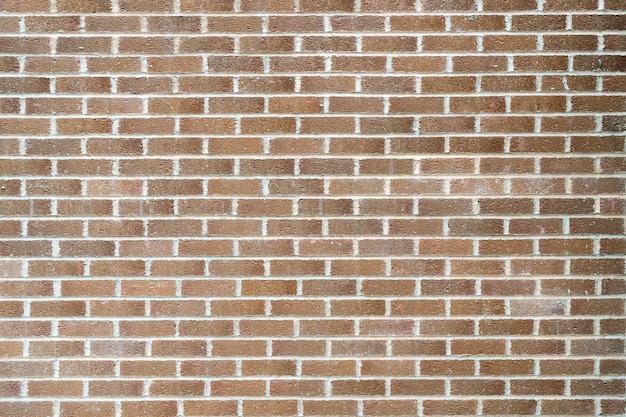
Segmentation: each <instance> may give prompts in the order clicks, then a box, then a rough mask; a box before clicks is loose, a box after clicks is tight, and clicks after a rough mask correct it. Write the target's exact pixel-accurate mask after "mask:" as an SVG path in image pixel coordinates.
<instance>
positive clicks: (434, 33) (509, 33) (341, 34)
mask: <svg viewBox="0 0 626 417" xmlns="http://www.w3.org/2000/svg"><path fill="white" fill-rule="evenodd" d="M480 15H481V16H482V15H484V14H483V13H480ZM0 16H5V15H4V14H3V15H0ZM90 16H91V15H90ZM170 16H172V15H171V14H168V15H167V17H170ZM194 16H197V15H194ZM309 16H310V15H309ZM373 16H380V14H374V15H373ZM385 16H391V15H389V14H385ZM423 16H424V15H419V16H418V17H423ZM500 16H501V17H502V18H504V17H505V15H500ZM526 16H527V15H525V17H526ZM562 16H565V15H562ZM607 16H610V17H616V16H621V15H619V14H613V13H611V14H607ZM9 17H10V16H9ZM36 17H41V16H36ZM72 17H75V16H72ZM188 17H191V16H188ZM331 17H332V16H331ZM403 17H404V15H403ZM453 17H454V16H453ZM459 17H460V16H459ZM270 18H271V16H270ZM576 35H586V36H611V35H623V31H620V30H618V29H604V30H602V31H600V32H599V31H598V30H592V29H585V28H578V29H573V28H572V29H569V30H568V29H546V30H543V31H542V30H536V31H532V30H521V29H510V30H506V29H504V28H503V29H501V30H497V29H484V30H477V29H461V30H455V29H450V30H443V29H442V30H440V31H439V30H427V29H426V30H419V28H416V29H415V30H405V29H401V28H397V29H393V28H392V29H391V30H389V31H385V30H378V31H376V30H374V31H372V30H370V29H368V28H363V30H362V31H357V30H343V29H339V30H330V31H325V30H324V31H318V32H315V31H308V30H306V28H303V31H301V32H293V31H272V29H271V28H270V31H269V32H262V31H260V30H259V31H249V32H228V31H226V32H224V31H219V30H214V31H211V30H210V29H207V31H202V30H196V31H182V32H171V33H170V32H162V31H150V30H148V29H146V30H145V31H141V32H125V31H119V30H111V31H101V30H97V29H94V30H91V31H89V30H87V29H82V30H81V31H80V32H79V31H76V32H72V31H67V32H49V31H41V30H38V29H36V28H35V29H34V30H29V28H28V26H27V27H26V29H25V31H24V32H16V31H6V32H0V36H2V37H7V38H9V37H20V38H21V37H24V38H46V37H47V38H87V37H88V38H125V37H132V38H162V39H175V38H202V37H211V36H216V37H225V36H228V37H233V38H234V37H238V38H241V39H243V38H274V37H288V36H293V37H296V36H300V37H318V38H335V37H336V38H346V37H354V38H356V37H362V36H369V37H394V38H399V37H405V36H424V37H429V36H430V37H471V36H494V37H496V36H497V37H503V38H506V37H513V36H576ZM294 52H296V51H295V50H294Z"/></svg>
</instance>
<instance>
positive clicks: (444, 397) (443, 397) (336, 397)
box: [10, 375, 623, 416]
mask: <svg viewBox="0 0 626 417" xmlns="http://www.w3.org/2000/svg"><path fill="white" fill-rule="evenodd" d="M471 376H472V375H467V376H466V377H465V378H463V379H474V378H471ZM499 376H500V375H493V378H497V377H499ZM173 378H175V380H178V379H179V378H178V377H172V378H171V380H174V379H173ZM385 378H387V377H386V376H380V377H372V378H364V377H356V376H354V377H353V378H351V379H352V380H355V379H358V380H370V379H371V380H377V381H381V380H384V379H385ZM493 378H492V379H493ZM136 379H137V380H144V379H146V377H145V376H142V377H138V378H136ZM198 379H202V378H201V377H198ZM251 379H252V378H251ZM333 379H334V378H333ZM553 379H554V378H553ZM557 379H559V380H565V379H564V378H563V377H560V378H557ZM568 379H569V378H568ZM596 379H597V378H596ZM50 380H52V378H50ZM322 380H323V379H322ZM10 398H11V402H25V403H28V402H41V401H52V402H61V403H67V402H77V401H85V400H89V401H90V402H91V401H102V402H121V403H122V404H123V403H132V402H135V403H136V402H139V401H142V402H143V401H146V400H150V401H154V402H158V401H182V402H183V403H184V402H191V401H194V400H196V401H197V400H200V399H202V400H205V401H206V400H221V401H227V400H230V401H232V402H236V401H239V400H242V401H244V405H245V401H254V402H262V401H268V402H274V401H279V400H280V401H294V402H295V401H298V402H299V401H304V402H307V401H324V402H329V403H330V404H332V402H333V401H374V400H403V401H412V402H414V403H417V402H418V401H446V402H449V401H454V400H456V401H472V400H474V401H477V402H478V401H485V400H486V401H489V400H501V401H509V400H516V399H518V400H536V401H538V402H540V401H548V400H549V401H563V402H565V401H568V400H590V401H592V400H594V401H597V400H599V399H603V400H604V399H607V400H608V399H616V400H621V399H623V396H622V395H621V394H601V395H600V394H593V395H567V396H566V395H554V394H552V395H546V396H539V395H536V394H534V395H513V394H511V395H506V396H503V395H497V396H495V395H492V396H483V395H481V396H476V395H449V394H444V393H443V392H442V393H441V394H440V395H439V396H437V395H433V394H429V395H415V394H407V395H403V394H398V395H385V394H363V395H360V396H359V395H344V394H332V395H328V396H324V395H318V396H307V397H302V396H293V395H290V396H277V395H269V396H266V395H265V394H262V395H259V396H256V397H255V396H244V395H241V394H233V395H231V396H217V395H208V396H207V395H205V394H204V393H202V394H197V395H185V396H180V395H170V396H165V395H145V396H143V395H142V396H130V395H129V396H128V397H120V396H111V397H103V396H91V395H86V396H83V394H82V393H81V394H80V395H76V396H69V395H68V396H55V397H47V396H31V397H10ZM587 415H588V414H587ZM559 416H561V415H559Z"/></svg>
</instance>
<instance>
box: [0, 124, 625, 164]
mask: <svg viewBox="0 0 626 417" xmlns="http://www.w3.org/2000/svg"><path fill="white" fill-rule="evenodd" d="M563 116H564V117H566V116H567V114H564V115H563ZM607 116H608V115H607ZM531 117H532V116H531ZM31 119H32V117H31ZM25 120H26V119H25ZM87 120H89V119H87ZM446 136H453V137H458V136H463V137H466V138H481V137H489V138H492V137H494V136H497V137H533V138H534V137H542V138H553V137H555V136H558V137H600V138H603V137H623V133H619V132H610V131H607V132H602V131H593V132H574V133H571V132H540V133H535V132H517V133H516V132H508V133H507V132H490V133H476V132H433V133H414V132H413V131H411V132H406V133H348V134H346V133H332V132H329V133H317V134H300V133H295V132H288V133H266V134H261V133H245V134H234V133H233V134H226V135H213V134H211V133H206V134H203V133H195V134H191V133H189V134H176V133H160V134H132V133H128V134H113V133H111V134H102V133H99V134H83V135H75V136H67V135H60V136H56V135H51V134H47V133H46V134H30V133H15V134H0V139H24V138H25V137H28V138H30V139H120V138H121V139H148V140H149V139H170V140H174V139H209V140H210V139H233V140H237V139H251V138H255V139H256V138H259V139H263V138H268V139H270V140H272V139H303V138H307V139H315V138H320V139H325V138H332V139H354V138H357V139H381V138H388V139H414V140H420V139H432V138H444V137H446ZM616 153H617V152H613V153H610V154H606V155H612V156H615V154H616ZM402 154H404V155H406V154H407V152H404V153H401V154H400V155H402ZM416 154H417V155H422V156H437V155H449V156H454V155H455V154H450V153H448V154H444V153H438V152H431V153H428V152H416V153H410V155H416ZM566 154H569V155H582V156H584V155H588V156H589V157H594V156H595V155H596V154H595V153H578V154H574V153H566ZM105 155H111V154H105ZM198 155H200V154H198ZM205 155H206V154H205ZM214 155H215V154H214ZM218 155H232V156H237V157H245V156H246V155H250V154H242V153H230V154H218ZM254 155H258V154H254ZM267 155H269V154H267ZM277 155H278V154H277ZM316 155H328V154H316ZM363 155H364V156H367V157H369V155H366V154H363ZM386 155H393V154H386ZM467 155H474V156H475V157H476V158H485V157H486V156H488V155H491V156H500V155H503V154H501V153H494V154H481V153H473V154H467ZM482 155H485V156H482ZM505 155H511V156H514V155H515V154H513V153H511V154H505ZM531 155H542V154H541V153H540V152H537V153H532V154H531ZM559 155H560V154H559ZM15 156H18V155H15ZM77 156H78V155H77ZM114 156H117V155H114ZM136 156H137V157H140V156H141V155H136ZM92 157H93V158H97V157H98V155H92Z"/></svg>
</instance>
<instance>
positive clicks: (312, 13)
mask: <svg viewBox="0 0 626 417" xmlns="http://www.w3.org/2000/svg"><path fill="white" fill-rule="evenodd" d="M381 13H384V15H385V16H387V15H389V16H395V15H398V16H415V17H424V16H459V17H467V16H473V17H476V16H478V15H502V16H505V15H512V16H517V15H520V16H526V15H541V16H543V15H563V16H565V15H567V14H572V15H610V16H620V15H622V14H624V13H620V10H600V9H591V10H575V11H569V10H539V9H530V10H517V11H516V10H511V11H508V10H502V11H497V10H495V11H489V10H485V11H478V10H473V9H472V10H462V11H446V10H441V11H440V10H432V11H418V10H410V11H393V10H388V11H385V10H383V11H372V12H367V11H359V12H355V11H339V10H338V11H328V12H324V11H315V10H311V11H300V12H296V11H291V12H281V11H260V12H255V11H249V12H235V11H224V12H209V13H202V12H199V11H189V12H175V11H174V8H171V10H165V11H162V12H152V13H150V12H143V11H142V12H137V11H132V10H131V11H119V12H95V13H89V14H86V16H89V17H92V16H93V17H102V16H106V17H126V16H138V17H141V16H148V17H151V16H155V17H162V16H165V17H175V16H201V17H203V16H207V17H233V16H246V17H250V16H277V17H282V16H299V17H302V16H328V15H330V16H337V17H347V16H361V15H363V16H370V15H372V16H380V15H381ZM77 14H78V15H85V14H84V13H77V12H48V11H42V12H22V13H20V12H10V11H9V12H3V13H1V14H0V16H50V15H59V16H75V15H77Z"/></svg>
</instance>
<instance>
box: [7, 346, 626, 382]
mask: <svg viewBox="0 0 626 417" xmlns="http://www.w3.org/2000/svg"><path fill="white" fill-rule="evenodd" d="M445 339H446V338H443V339H440V340H441V341H445ZM449 339H456V338H449ZM322 340H323V339H322ZM267 341H268V342H271V341H272V340H267ZM554 356H560V357H562V356H564V355H562V354H555V355H547V354H540V355H527V354H520V355H519V357H520V358H522V359H525V360H539V361H541V360H554ZM567 356H570V357H572V358H575V360H581V361H583V360H589V359H593V360H598V361H604V360H614V359H622V357H621V356H618V355H617V354H616V355H603V356H599V355H596V356H592V355H567ZM442 357H445V358H449V360H450V361H456V360H465V361H468V360H471V361H480V360H492V359H505V360H506V359H513V358H515V357H516V356H512V355H504V354H502V355H497V354H486V355H484V356H480V357H470V356H468V355H467V354H454V355H445V354H441V355H437V354H428V353H426V354H424V353H421V354H415V355H398V356H380V355H378V356H367V355H352V356H350V355H330V356H326V355H311V356H307V355H303V356H302V357H294V356H292V355H276V356H240V355H233V356H184V357H170V356H125V357H119V356H106V355H98V356H65V357H59V358H58V359H59V361H60V362H62V363H63V362H78V363H80V362H105V361H117V360H119V361H120V362H122V363H124V362H152V361H154V362H170V361H175V360H177V359H180V360H182V361H196V360H198V359H200V360H203V362H225V361H229V362H230V361H233V362H234V361H237V360H244V361H245V360H258V358H261V359H269V360H272V361H274V360H276V361H278V360H292V361H311V360H314V361H320V360H328V359H339V360H347V361H355V362H356V361H357V360H370V361H377V360H380V361H381V362H391V361H394V362H395V361H406V360H411V361H421V360H431V359H437V358H442ZM56 359H57V358H56V357H45V356H43V357H32V356H26V357H25V356H15V357H11V358H7V359H6V360H3V361H0V362H10V361H12V360H19V361H20V362H31V363H42V362H43V363H46V362H54V361H55V360H56ZM616 375H617V374H602V375H600V374H574V375H567V376H566V378H567V379H597V378H598V377H602V378H607V379H609V378H615V376H616ZM225 376H226V377H228V376H229V375H225ZM230 376H231V377H232V376H234V375H230ZM250 376H251V377H254V376H253V375H250ZM320 376H322V377H326V376H327V375H320ZM422 376H428V377H434V378H437V377H439V378H446V377H447V376H444V375H409V377H422ZM474 376H476V377H479V376H480V377H484V378H493V377H498V376H499V377H501V378H504V379H517V378H528V377H532V376H539V377H542V376H543V377H546V378H555V377H556V376H557V375H551V374H541V375H509V376H507V375H455V377H457V378H465V377H468V378H472V377H474ZM110 377H111V376H106V375H103V376H102V378H107V379H108V378H110ZM222 377H223V376H222V375H214V376H211V375H209V376H196V378H207V379H221V378H222ZM373 377H375V376H373ZM386 377H387V378H389V377H400V378H401V377H403V375H398V376H395V375H393V376H391V375H390V376H386ZM16 378H17V377H16ZM43 378H49V377H47V376H43ZM92 378H98V379H100V377H99V376H96V377H93V376H92ZM115 378H119V377H115Z"/></svg>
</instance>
